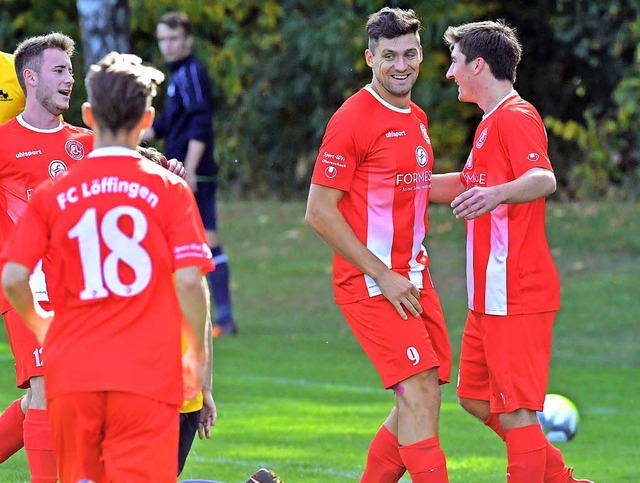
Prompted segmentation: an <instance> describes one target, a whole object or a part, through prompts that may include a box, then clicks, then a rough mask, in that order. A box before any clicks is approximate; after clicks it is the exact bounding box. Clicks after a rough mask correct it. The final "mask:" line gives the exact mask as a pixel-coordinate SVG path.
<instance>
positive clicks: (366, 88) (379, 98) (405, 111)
mask: <svg viewBox="0 0 640 483" xmlns="http://www.w3.org/2000/svg"><path fill="white" fill-rule="evenodd" d="M364 88H365V90H366V91H369V92H370V93H371V95H372V96H373V97H375V98H376V99H377V100H378V102H380V103H381V104H382V105H383V106H385V107H387V108H389V109H391V110H392V111H396V112H400V113H402V114H410V113H411V108H410V107H407V108H405V109H403V108H401V107H396V106H394V105H393V104H389V103H388V102H387V101H385V100H384V99H383V98H382V97H380V96H379V95H378V93H377V92H376V91H374V90H373V87H371V84H367V85H366V86H364Z"/></svg>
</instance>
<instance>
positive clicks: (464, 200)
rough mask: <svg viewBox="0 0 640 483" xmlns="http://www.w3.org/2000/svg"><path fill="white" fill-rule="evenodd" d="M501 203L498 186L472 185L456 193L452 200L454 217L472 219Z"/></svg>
mask: <svg viewBox="0 0 640 483" xmlns="http://www.w3.org/2000/svg"><path fill="white" fill-rule="evenodd" d="M500 203H502V197H501V193H500V188H499V186H492V187H488V188H482V187H480V186H474V187H473V188H469V189H468V190H467V191H465V192H463V193H462V194H460V195H458V196H457V197H456V198H455V199H454V200H453V201H452V202H451V208H453V214H454V215H455V217H456V218H458V219H461V218H464V219H466V220H473V219H474V218H477V217H479V216H481V215H484V214H485V213H489V212H490V211H492V210H494V209H495V208H496V206H498V205H499V204H500Z"/></svg>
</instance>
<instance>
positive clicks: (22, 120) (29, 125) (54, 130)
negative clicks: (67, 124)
mask: <svg viewBox="0 0 640 483" xmlns="http://www.w3.org/2000/svg"><path fill="white" fill-rule="evenodd" d="M16 119H17V120H18V123H19V124H20V125H21V126H22V127H24V128H27V129H29V130H30V131H34V132H43V133H53V132H58V131H60V130H61V129H62V121H60V124H58V125H57V126H56V127H54V128H51V129H41V128H39V127H35V126H32V125H31V124H29V123H28V122H27V121H25V120H24V118H23V117H22V113H20V114H18V115H17V116H16Z"/></svg>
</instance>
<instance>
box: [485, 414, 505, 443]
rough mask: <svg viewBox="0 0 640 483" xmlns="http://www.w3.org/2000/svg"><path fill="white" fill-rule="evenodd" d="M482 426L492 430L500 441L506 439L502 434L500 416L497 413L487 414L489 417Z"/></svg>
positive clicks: (503, 433)
mask: <svg viewBox="0 0 640 483" xmlns="http://www.w3.org/2000/svg"><path fill="white" fill-rule="evenodd" d="M484 424H486V425H487V426H489V427H490V428H491V429H493V431H494V432H495V433H496V434H497V435H498V436H500V439H501V440H502V441H504V440H505V438H506V437H507V436H506V434H505V432H504V428H503V427H502V423H500V415H499V414H498V413H491V414H489V417H488V418H487V419H486V420H485V422H484Z"/></svg>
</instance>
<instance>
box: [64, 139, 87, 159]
mask: <svg viewBox="0 0 640 483" xmlns="http://www.w3.org/2000/svg"><path fill="white" fill-rule="evenodd" d="M64 150H65V151H66V152H67V154H68V155H69V156H70V157H71V158H72V159H75V160H76V161H80V160H81V159H82V158H84V146H83V145H82V143H81V142H80V141H76V140H75V139H71V140H69V141H67V143H66V144H65V145H64Z"/></svg>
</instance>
